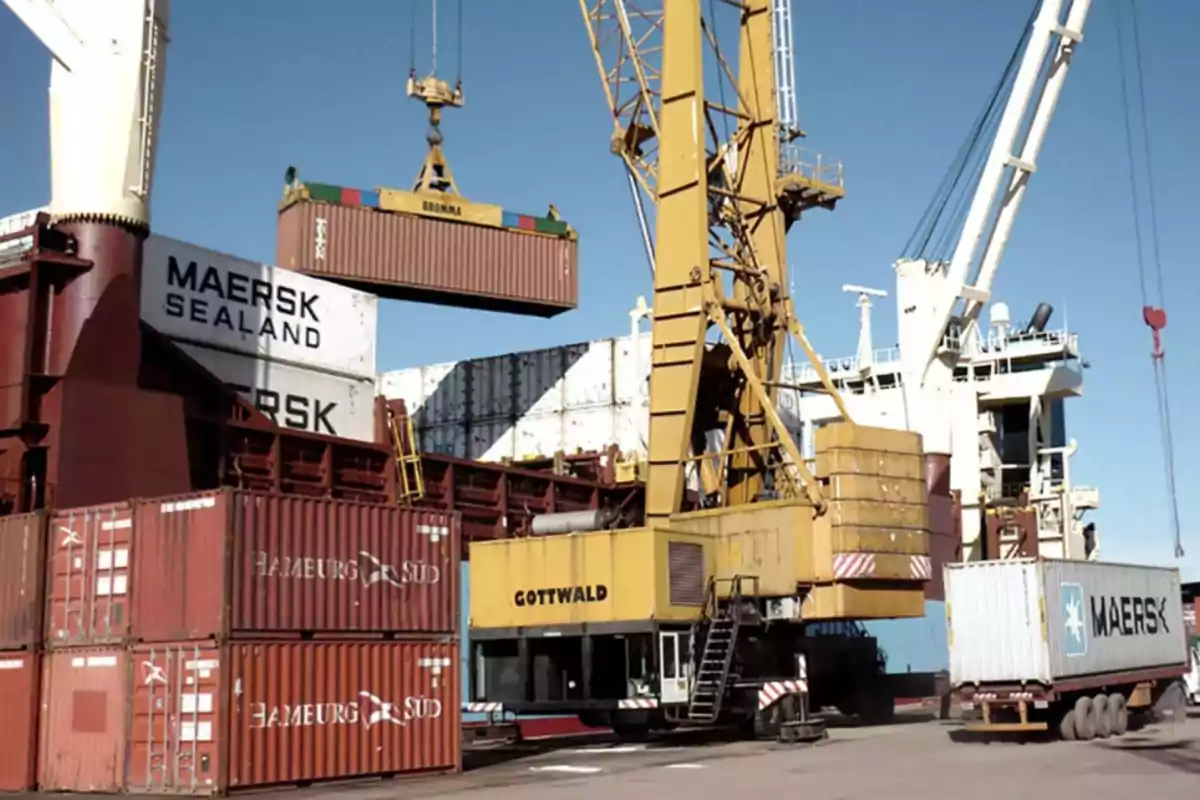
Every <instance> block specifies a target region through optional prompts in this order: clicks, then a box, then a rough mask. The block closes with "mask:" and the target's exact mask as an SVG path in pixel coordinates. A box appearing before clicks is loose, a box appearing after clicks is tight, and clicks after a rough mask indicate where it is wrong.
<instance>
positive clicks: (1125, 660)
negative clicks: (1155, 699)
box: [945, 559, 1187, 684]
mask: <svg viewBox="0 0 1200 800" xmlns="http://www.w3.org/2000/svg"><path fill="white" fill-rule="evenodd" d="M945 577H946V614H947V616H948V617H949V631H950V679H951V682H952V683H954V684H963V683H998V682H1011V681H1038V682H1041V683H1045V684H1052V683H1054V682H1056V681H1062V680H1065V679H1071V678H1081V677H1085V676H1090V675H1101V674H1110V673H1120V672H1136V671H1139V670H1148V669H1154V668H1159V667H1173V666H1178V665H1183V664H1186V663H1187V651H1186V645H1185V640H1184V635H1183V613H1182V608H1181V607H1180V604H1179V602H1178V597H1179V573H1178V571H1177V570H1172V569H1163V568H1158V567H1140V566H1133V565H1125V564H1105V563H1100V562H1095V561H1058V560H1048V559H1047V560H1040V561H1039V560H1033V559H1019V560H1006V561H990V562H977V563H970V564H953V565H947V566H946V569H945Z"/></svg>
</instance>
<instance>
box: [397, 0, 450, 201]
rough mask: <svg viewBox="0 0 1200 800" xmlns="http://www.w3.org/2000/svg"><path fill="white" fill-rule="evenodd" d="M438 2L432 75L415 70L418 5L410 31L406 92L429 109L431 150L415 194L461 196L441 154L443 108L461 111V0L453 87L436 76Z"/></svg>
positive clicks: (434, 16)
mask: <svg viewBox="0 0 1200 800" xmlns="http://www.w3.org/2000/svg"><path fill="white" fill-rule="evenodd" d="M437 5H438V4H437V0H431V7H432V12H431V17H432V43H431V46H430V67H429V74H428V75H426V76H424V77H418V76H417V67H416V28H417V21H416V4H414V5H413V17H412V21H411V25H410V29H409V41H410V47H411V50H410V53H411V62H410V65H409V70H408V83H407V85H406V87H405V91H406V93H407V95H408V96H409V97H412V98H414V99H416V100H419V101H421V102H422V103H424V104H425V106H426V108H428V109H429V131H428V133H426V135H425V141H426V142H427V143H428V145H429V151H428V152H427V153H426V155H425V162H424V163H423V164H422V165H421V171H420V172H419V173H417V178H416V180H415V181H414V183H413V191H415V192H445V193H447V194H459V191H458V185H457V184H456V183H455V181H454V173H453V172H452V171H451V169H450V165H449V164H448V163H447V162H446V156H445V153H443V152H442V141H443V140H442V130H441V123H442V109H443V108H446V107H449V108H462V106H463V102H464V97H463V88H462V87H463V78H462V52H463V47H462V16H463V15H462V0H458V14H457V29H458V42H457V48H456V50H457V57H458V75H457V77H456V78H455V82H454V85H453V86H451V85H450V82H449V81H446V80H444V79H442V78H439V77H438V75H437V67H438V14H437Z"/></svg>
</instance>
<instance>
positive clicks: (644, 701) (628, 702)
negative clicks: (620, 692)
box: [617, 697, 658, 708]
mask: <svg viewBox="0 0 1200 800" xmlns="http://www.w3.org/2000/svg"><path fill="white" fill-rule="evenodd" d="M617 708H658V700H656V699H654V698H653V697H630V698H627V699H625V700H618V701H617Z"/></svg>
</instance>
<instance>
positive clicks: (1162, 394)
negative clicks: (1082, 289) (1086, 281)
mask: <svg viewBox="0 0 1200 800" xmlns="http://www.w3.org/2000/svg"><path fill="white" fill-rule="evenodd" d="M1126 5H1127V6H1128V9H1127V11H1128V17H1127V16H1126V13H1124V11H1125V6H1126ZM1116 7H1117V57H1118V60H1119V63H1120V68H1121V108H1122V111H1123V116H1124V122H1125V154H1126V158H1127V161H1128V165H1129V187H1130V193H1129V196H1130V199H1131V202H1132V209H1131V210H1132V213H1133V235H1134V242H1135V244H1136V247H1137V270H1138V288H1139V289H1140V291H1141V300H1142V321H1143V322H1145V323H1146V325H1147V326H1148V327H1149V328H1150V331H1151V334H1152V336H1153V340H1154V349H1153V350H1152V351H1151V353H1150V360H1151V362H1152V364H1153V368H1154V397H1155V405H1156V413H1157V416H1158V425H1159V435H1160V437H1161V440H1162V450H1163V473H1164V476H1165V478H1166V482H1167V498H1168V502H1169V504H1170V507H1169V509H1168V513H1169V515H1170V520H1171V530H1172V534H1173V536H1174V540H1175V541H1174V545H1175V557H1176V558H1182V557H1183V556H1184V551H1183V541H1182V537H1181V532H1180V524H1179V500H1178V492H1177V489H1176V482H1175V437H1174V433H1173V432H1172V429H1171V404H1170V396H1169V393H1168V388H1167V387H1168V384H1167V361H1166V351H1165V350H1164V349H1163V345H1162V331H1163V329H1164V328H1165V327H1166V326H1167V312H1166V310H1165V309H1164V303H1165V300H1166V293H1165V291H1164V289H1163V269H1162V255H1161V248H1160V244H1159V235H1158V210H1157V207H1156V205H1155V191H1154V168H1153V161H1152V159H1151V148H1150V128H1149V122H1148V114H1147V113H1146V85H1145V78H1144V70H1143V69H1142V44H1141V32H1140V30H1139V28H1138V11H1137V4H1136V2H1135V0H1116ZM1126 27H1128V36H1129V38H1130V39H1131V40H1132V43H1133V73H1134V79H1135V80H1136V81H1137V87H1136V89H1137V94H1138V108H1137V110H1136V112H1135V110H1134V109H1133V106H1132V103H1131V102H1130V100H1131V98H1130V87H1129V68H1128V66H1127V64H1126V61H1127V57H1126V52H1125V36H1126V33H1127V31H1126ZM1135 113H1136V114H1137V116H1138V117H1139V121H1140V123H1141V135H1142V145H1143V153H1142V157H1143V160H1144V173H1145V174H1144V180H1145V183H1146V195H1147V202H1146V211H1147V221H1148V223H1149V238H1150V247H1151V253H1152V255H1153V259H1154V288H1155V292H1154V294H1156V295H1157V305H1155V304H1154V301H1152V299H1151V291H1150V288H1149V284H1150V279H1149V276H1148V269H1147V267H1146V258H1145V249H1146V248H1145V239H1144V237H1143V233H1142V221H1141V218H1142V205H1141V200H1140V197H1139V195H1138V180H1137V158H1136V157H1135V155H1134V144H1133V117H1134V114H1135Z"/></svg>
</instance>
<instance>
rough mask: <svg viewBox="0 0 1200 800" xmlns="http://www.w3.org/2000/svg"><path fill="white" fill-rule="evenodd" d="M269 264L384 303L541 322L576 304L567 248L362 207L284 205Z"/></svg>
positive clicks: (573, 250) (529, 236) (559, 242)
mask: <svg viewBox="0 0 1200 800" xmlns="http://www.w3.org/2000/svg"><path fill="white" fill-rule="evenodd" d="M275 261H276V264H277V265H278V266H280V267H283V268H285V269H292V270H296V271H297V272H303V273H305V274H308V275H315V276H316V277H319V278H326V279H329V280H333V281H337V282H338V283H343V284H347V285H351V286H355V287H357V288H360V289H364V290H366V291H370V292H373V293H375V294H378V295H379V296H381V297H386V298H389V299H393V300H415V301H420V302H426V303H437V304H440V305H451V306H459V307H462V308H479V309H486V310H490V311H508V312H513V313H518V314H529V315H533V316H540V317H552V316H554V315H556V314H559V313H561V312H563V311H567V310H569V309H572V308H575V307H576V305H578V302H579V253H578V242H577V241H575V240H572V239H567V238H558V237H554V236H543V235H537V234H533V233H528V232H524V231H515V230H511V229H506V228H499V227H489V226H486V225H468V224H464V223H456V222H447V221H443V220H438V219H430V218H424V217H417V216H413V215H409V214H397V213H392V212H387V211H377V210H375V209H371V208H362V207H353V206H337V205H330V204H326V203H306V202H302V203H295V204H293V205H291V206H288V207H287V208H286V209H284V210H283V211H281V212H280V214H279V221H278V228H277V231H276V239H275Z"/></svg>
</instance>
